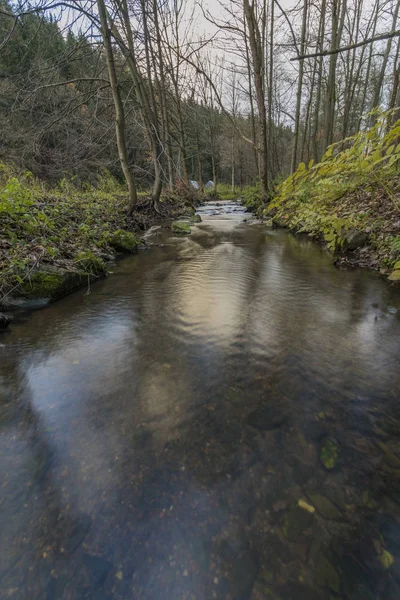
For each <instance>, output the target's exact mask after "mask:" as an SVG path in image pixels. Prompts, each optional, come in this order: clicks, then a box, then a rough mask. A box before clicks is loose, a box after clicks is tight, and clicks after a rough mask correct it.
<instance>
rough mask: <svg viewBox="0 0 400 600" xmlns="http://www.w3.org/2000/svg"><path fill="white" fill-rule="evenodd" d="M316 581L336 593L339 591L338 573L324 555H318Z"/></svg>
mask: <svg viewBox="0 0 400 600" xmlns="http://www.w3.org/2000/svg"><path fill="white" fill-rule="evenodd" d="M317 583H318V585H319V586H321V587H327V588H329V589H331V590H332V591H333V592H335V593H336V594H338V593H339V588H340V579H339V575H338V574H337V572H336V570H335V568H334V567H333V565H331V563H330V562H329V560H328V559H326V558H325V557H324V556H320V557H319V559H318V562H317Z"/></svg>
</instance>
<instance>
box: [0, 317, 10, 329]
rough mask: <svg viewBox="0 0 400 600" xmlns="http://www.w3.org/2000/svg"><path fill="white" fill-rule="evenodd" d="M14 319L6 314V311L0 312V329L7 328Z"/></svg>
mask: <svg viewBox="0 0 400 600" xmlns="http://www.w3.org/2000/svg"><path fill="white" fill-rule="evenodd" d="M11 321H12V317H10V316H9V315H5V314H4V313H0V331H2V330H3V329H7V327H8V326H9V325H10V323H11Z"/></svg>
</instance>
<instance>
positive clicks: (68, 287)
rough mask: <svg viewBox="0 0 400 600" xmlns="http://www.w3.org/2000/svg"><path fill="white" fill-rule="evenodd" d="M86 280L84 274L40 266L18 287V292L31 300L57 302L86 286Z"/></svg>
mask: <svg viewBox="0 0 400 600" xmlns="http://www.w3.org/2000/svg"><path fill="white" fill-rule="evenodd" d="M87 279H88V277H87V274H86V273H82V272H76V271H67V270H66V269H58V268H57V267H52V266H44V265H42V266H41V267H40V268H38V269H37V270H36V271H34V272H33V273H31V275H30V277H29V279H26V280H25V281H24V282H23V283H22V284H21V285H20V287H19V288H18V292H19V294H20V295H21V296H23V297H24V298H28V299H32V300H33V299H46V300H48V301H52V300H58V299H59V298H62V297H63V296H65V295H66V294H69V293H70V292H73V291H74V290H76V289H78V288H80V287H82V286H83V285H85V284H87Z"/></svg>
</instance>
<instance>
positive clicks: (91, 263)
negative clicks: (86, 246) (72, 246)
mask: <svg viewBox="0 0 400 600" xmlns="http://www.w3.org/2000/svg"><path fill="white" fill-rule="evenodd" d="M74 262H75V263H76V265H77V266H78V267H79V269H80V270H81V271H84V272H85V273H87V274H88V275H104V274H105V273H106V272H107V267H106V265H105V263H104V262H103V261H102V260H101V258H99V257H98V256H96V255H95V254H94V253H93V252H90V251H89V252H80V253H79V254H77V255H76V256H75V258H74Z"/></svg>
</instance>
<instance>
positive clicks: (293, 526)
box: [282, 506, 314, 542]
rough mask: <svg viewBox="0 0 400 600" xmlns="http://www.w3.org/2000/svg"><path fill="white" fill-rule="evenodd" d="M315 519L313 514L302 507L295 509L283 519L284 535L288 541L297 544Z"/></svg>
mask: <svg viewBox="0 0 400 600" xmlns="http://www.w3.org/2000/svg"><path fill="white" fill-rule="evenodd" d="M313 519H314V514H313V513H312V512H309V511H307V510H304V509H303V508H300V506H295V507H293V508H292V509H291V510H289V511H288V512H287V513H286V514H285V516H284V518H283V524H282V531H283V535H284V536H285V538H286V539H287V540H289V541H291V542H295V541H296V540H297V539H298V538H299V537H300V536H301V535H302V533H303V532H304V531H305V530H306V529H308V528H309V527H310V525H311V523H312V522H313Z"/></svg>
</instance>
